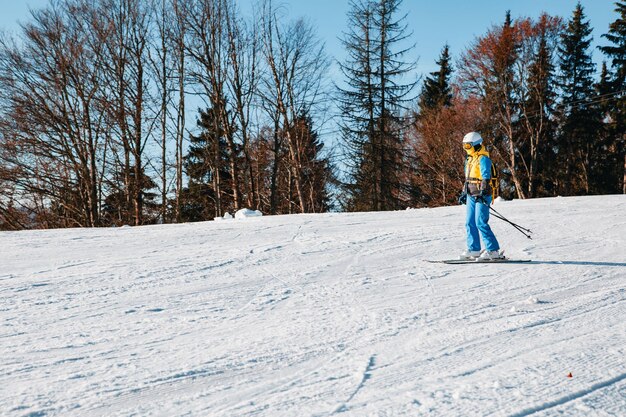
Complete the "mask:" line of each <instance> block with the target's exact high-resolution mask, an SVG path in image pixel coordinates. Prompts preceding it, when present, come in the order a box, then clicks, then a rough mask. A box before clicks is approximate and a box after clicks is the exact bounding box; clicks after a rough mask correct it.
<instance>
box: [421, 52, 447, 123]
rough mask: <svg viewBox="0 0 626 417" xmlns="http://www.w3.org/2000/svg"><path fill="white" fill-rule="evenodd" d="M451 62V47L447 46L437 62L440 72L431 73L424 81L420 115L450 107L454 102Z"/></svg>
mask: <svg viewBox="0 0 626 417" xmlns="http://www.w3.org/2000/svg"><path fill="white" fill-rule="evenodd" d="M450 60H451V59H450V47H449V46H448V45H445V46H444V47H443V50H442V51H441V55H440V57H439V60H438V61H437V62H436V63H437V65H438V66H439V70H437V71H435V72H431V73H430V76H429V77H427V78H426V80H424V86H423V88H422V93H421V95H420V100H419V111H420V114H423V113H424V112H426V111H429V110H435V109H440V108H442V107H449V106H450V104H451V102H452V88H451V87H450V76H451V75H452V64H451V62H450Z"/></svg>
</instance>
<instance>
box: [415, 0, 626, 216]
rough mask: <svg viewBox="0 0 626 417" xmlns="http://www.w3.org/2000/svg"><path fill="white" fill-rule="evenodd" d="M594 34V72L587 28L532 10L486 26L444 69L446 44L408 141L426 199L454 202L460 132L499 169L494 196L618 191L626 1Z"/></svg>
mask: <svg viewBox="0 0 626 417" xmlns="http://www.w3.org/2000/svg"><path fill="white" fill-rule="evenodd" d="M615 6H616V8H615V12H616V13H617V19H616V20H615V22H613V23H612V24H611V25H610V28H608V31H607V33H606V34H604V35H602V37H603V38H604V41H605V45H606V46H602V47H601V48H600V49H601V50H602V52H603V53H604V54H605V56H606V58H607V60H608V64H607V62H606V61H605V62H604V63H603V65H602V69H601V72H600V76H599V78H596V73H597V71H596V65H595V64H594V63H593V61H592V52H593V49H592V47H591V40H592V37H591V31H592V29H591V26H590V22H589V21H588V20H587V18H586V17H585V14H584V10H583V7H582V6H581V5H580V4H578V5H577V6H576V8H575V10H574V12H573V14H572V16H571V18H570V19H569V20H567V21H563V19H561V18H560V17H554V16H549V15H547V14H543V15H541V16H540V17H539V18H538V19H536V20H535V19H530V18H518V19H516V20H512V19H511V16H510V14H509V13H507V14H506V17H505V19H504V22H503V23H502V25H499V26H495V27H493V28H491V29H490V30H489V31H488V32H487V33H486V34H485V35H483V36H480V37H479V38H478V39H476V40H475V41H474V43H473V44H472V45H471V47H469V48H468V49H467V50H466V51H464V52H463V53H462V54H461V56H460V58H459V60H458V63H457V64H456V70H455V69H454V68H453V66H452V63H451V60H450V56H449V50H448V47H445V48H444V50H443V51H442V54H441V57H440V60H439V61H438V65H439V71H436V72H433V73H432V74H430V76H429V77H428V78H427V79H426V80H425V83H424V87H423V90H422V92H421V96H420V100H419V105H418V111H417V113H416V122H415V125H414V127H415V129H414V130H413V131H412V141H411V144H412V146H413V147H414V151H415V154H416V156H417V160H418V166H417V169H416V170H415V173H416V175H415V177H414V182H415V184H416V186H417V187H418V188H419V191H420V192H419V198H418V200H419V201H421V202H422V203H424V204H427V205H441V204H446V203H449V204H451V203H453V202H454V197H455V195H456V194H455V193H456V192H457V191H458V189H459V187H460V186H461V183H462V181H463V177H462V175H463V174H462V172H459V171H458V170H454V169H452V170H451V169H450V166H454V164H455V163H458V162H457V161H458V160H459V159H462V158H463V155H462V151H461V150H460V149H459V148H458V146H457V145H458V140H459V138H461V137H462V134H463V132H467V131H472V130H476V131H480V132H481V133H482V134H483V137H485V138H487V140H488V142H489V143H490V144H491V154H492V156H493V157H494V160H495V161H496V163H497V165H498V167H499V168H500V170H501V172H500V175H501V178H502V184H501V190H500V192H501V194H502V195H503V196H505V197H506V198H533V197H549V196H557V195H561V196H569V195H587V194H612V193H626V184H625V182H624V179H625V177H626V158H625V142H626V137H625V134H626V129H625V127H626V59H625V58H626V3H624V2H617V3H615Z"/></svg>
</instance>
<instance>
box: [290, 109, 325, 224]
mask: <svg viewBox="0 0 626 417" xmlns="http://www.w3.org/2000/svg"><path fill="white" fill-rule="evenodd" d="M291 133H292V136H293V137H294V138H297V143H298V146H297V148H298V152H299V153H300V155H299V158H298V159H299V161H300V164H301V173H300V176H301V179H302V186H303V194H304V196H305V209H306V210H305V212H306V213H323V212H326V211H328V210H329V208H330V194H329V185H330V183H331V182H333V181H334V174H333V170H332V166H331V164H330V160H329V159H328V157H324V156H323V149H324V143H323V142H322V141H321V140H320V138H319V134H318V133H317V131H315V130H314V129H313V119H312V118H311V117H310V116H308V115H307V114H301V115H300V116H299V117H298V118H297V119H296V121H295V125H294V126H293V127H292V132H291Z"/></svg>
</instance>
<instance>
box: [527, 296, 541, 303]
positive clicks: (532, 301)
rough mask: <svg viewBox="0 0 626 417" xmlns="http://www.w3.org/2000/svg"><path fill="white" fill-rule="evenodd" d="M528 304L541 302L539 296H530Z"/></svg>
mask: <svg viewBox="0 0 626 417" xmlns="http://www.w3.org/2000/svg"><path fill="white" fill-rule="evenodd" d="M526 304H539V300H538V299H537V297H533V296H530V297H528V298H527V299H526Z"/></svg>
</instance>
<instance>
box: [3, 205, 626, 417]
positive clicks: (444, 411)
mask: <svg viewBox="0 0 626 417" xmlns="http://www.w3.org/2000/svg"><path fill="white" fill-rule="evenodd" d="M496 208H497V209H498V211H500V212H501V213H502V214H504V215H505V216H508V217H510V218H511V219H512V220H514V221H516V222H518V223H520V224H522V225H524V226H527V227H529V228H530V229H532V230H533V231H534V232H535V239H534V240H532V241H530V240H527V239H526V238H524V236H522V235H521V234H519V233H518V232H517V231H515V230H514V229H512V228H511V227H510V226H508V225H507V224H505V223H502V222H500V221H498V220H496V219H492V222H491V223H492V226H493V228H494V231H495V232H496V235H497V236H498V238H499V239H500V242H501V245H502V246H503V248H505V249H506V252H507V254H508V255H509V256H512V257H516V258H532V259H533V260H534V261H535V262H534V263H532V264H509V265H502V264H495V265H494V264H491V265H489V264H487V265H485V264H479V265H456V266H452V265H443V264H432V263H427V262H425V261H424V260H426V259H443V258H449V257H455V256H457V254H458V253H459V252H460V251H461V250H462V249H463V248H464V230H463V222H464V219H463V208H462V207H448V208H440V209H423V210H408V211H401V212H387V213H362V214H323V215H295V216H277V217H261V218H248V219H243V220H234V219H233V220H225V221H221V222H206V223H199V224H183V225H167V226H151V227H139V228H130V227H123V228H117V229H95V230H93V229H92V230H77V229H73V230H55V231H28V232H12V233H7V232H4V233H0V415H3V416H33V417H34V416H56V415H59V416H61V415H62V416H131V415H135V416H146V415H157V416H183V415H191V416H332V415H342V416H369V415H371V416H396V415H406V416H417V415H424V416H425V415H428V416H527V415H533V416H553V415H562V416H626V217H625V215H626V196H606V197H584V198H556V199H538V200H532V201H516V202H500V203H498V204H497V205H496ZM570 372H571V375H572V377H571V378H568V374H569V373H570Z"/></svg>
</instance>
